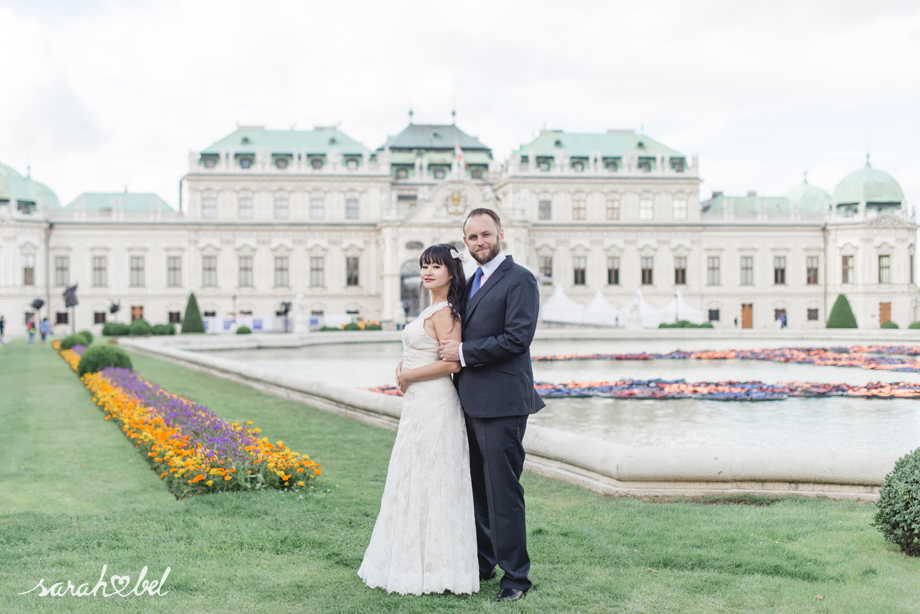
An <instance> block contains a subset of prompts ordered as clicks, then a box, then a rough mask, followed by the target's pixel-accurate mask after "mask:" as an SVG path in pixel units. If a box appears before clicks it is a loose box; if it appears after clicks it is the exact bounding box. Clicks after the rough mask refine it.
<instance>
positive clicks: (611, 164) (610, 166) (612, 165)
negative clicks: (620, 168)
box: [604, 160, 617, 173]
mask: <svg viewBox="0 0 920 614" xmlns="http://www.w3.org/2000/svg"><path fill="white" fill-rule="evenodd" d="M604 168H606V169H607V170H608V171H610V172H611V173H615V172H617V163H616V160H608V161H606V162H604Z"/></svg>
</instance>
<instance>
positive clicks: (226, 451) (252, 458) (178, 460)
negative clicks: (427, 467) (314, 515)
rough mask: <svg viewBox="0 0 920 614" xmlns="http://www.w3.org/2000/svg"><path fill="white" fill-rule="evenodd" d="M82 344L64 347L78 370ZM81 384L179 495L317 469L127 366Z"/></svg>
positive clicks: (269, 482)
mask: <svg viewBox="0 0 920 614" xmlns="http://www.w3.org/2000/svg"><path fill="white" fill-rule="evenodd" d="M85 349H86V348H85V346H74V347H73V348H72V349H70V350H62V351H61V352H60V353H61V356H62V357H63V358H64V360H66V361H67V363H68V364H69V365H70V366H71V368H72V369H73V370H74V371H76V370H77V368H78V366H79V364H80V356H81V355H82V354H83V351H84V350H85ZM82 381H83V384H84V385H85V386H86V388H87V389H88V390H89V391H90V392H91V393H92V394H93V400H94V401H95V403H96V404H97V405H98V406H99V407H101V408H102V411H103V412H105V413H106V416H105V419H106V420H109V419H112V418H114V419H115V420H116V422H118V424H119V426H120V427H121V429H122V430H123V431H124V433H125V435H127V436H128V438H129V439H131V441H133V442H134V447H136V448H138V449H140V450H142V451H143V452H144V454H145V455H146V456H147V458H148V460H149V461H150V462H151V463H152V464H153V467H154V469H155V470H156V471H157V473H159V474H160V477H161V478H162V479H163V480H165V481H166V482H167V484H168V485H169V488H170V490H171V491H172V492H173V494H175V495H176V496H177V497H184V496H186V495H189V494H198V493H206V492H217V491H226V490H259V489H264V488H279V489H285V490H291V491H297V490H301V489H303V488H306V487H307V483H308V482H309V481H310V480H311V479H314V478H315V477H316V476H319V475H321V474H322V472H321V471H320V468H319V465H317V464H316V463H314V462H313V461H311V460H310V458H309V457H308V456H306V455H302V454H298V453H297V452H293V451H292V450H290V449H289V448H287V447H286V446H285V445H284V443H283V442H281V441H278V442H276V443H274V444H273V443H271V442H269V441H268V438H267V437H259V434H260V433H261V431H260V430H259V429H258V428H251V427H252V422H251V421H250V422H247V423H246V426H244V425H241V424H239V423H236V422H234V423H228V422H227V421H225V420H223V419H221V418H219V417H217V416H216V415H214V414H213V413H212V412H211V411H210V410H208V408H206V407H204V406H203V405H200V404H198V403H195V402H194V401H191V400H189V399H186V398H184V397H181V396H179V395H177V394H173V393H171V392H167V391H166V390H163V389H162V388H160V387H159V386H158V385H157V384H155V383H153V382H150V381H147V380H145V379H144V378H142V377H141V376H140V375H138V374H136V373H134V372H132V371H130V370H128V369H120V368H115V367H108V368H106V369H103V370H102V371H100V372H98V373H87V374H86V375H84V376H83V377H82Z"/></svg>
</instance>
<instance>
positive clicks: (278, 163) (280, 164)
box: [275, 158, 288, 171]
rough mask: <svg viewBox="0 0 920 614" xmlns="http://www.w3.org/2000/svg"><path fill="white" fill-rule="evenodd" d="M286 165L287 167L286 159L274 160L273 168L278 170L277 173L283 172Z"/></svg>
mask: <svg viewBox="0 0 920 614" xmlns="http://www.w3.org/2000/svg"><path fill="white" fill-rule="evenodd" d="M287 165H288V161H287V158H278V159H277V160H275V166H276V167H277V168H278V170H279V171H283V170H284V169H286V168H287Z"/></svg>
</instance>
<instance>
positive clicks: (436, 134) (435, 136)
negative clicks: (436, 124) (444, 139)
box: [431, 130, 441, 141]
mask: <svg viewBox="0 0 920 614" xmlns="http://www.w3.org/2000/svg"><path fill="white" fill-rule="evenodd" d="M440 138H441V133H440V132H438V131H437V130H435V131H434V132H432V133H431V139H432V140H435V141H436V140H438V139H440Z"/></svg>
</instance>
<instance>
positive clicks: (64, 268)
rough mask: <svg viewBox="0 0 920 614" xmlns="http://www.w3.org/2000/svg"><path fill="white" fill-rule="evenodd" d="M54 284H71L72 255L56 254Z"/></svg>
mask: <svg viewBox="0 0 920 614" xmlns="http://www.w3.org/2000/svg"><path fill="white" fill-rule="evenodd" d="M54 285H55V286H69V285H70V257H68V256H55V257H54Z"/></svg>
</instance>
